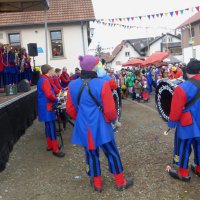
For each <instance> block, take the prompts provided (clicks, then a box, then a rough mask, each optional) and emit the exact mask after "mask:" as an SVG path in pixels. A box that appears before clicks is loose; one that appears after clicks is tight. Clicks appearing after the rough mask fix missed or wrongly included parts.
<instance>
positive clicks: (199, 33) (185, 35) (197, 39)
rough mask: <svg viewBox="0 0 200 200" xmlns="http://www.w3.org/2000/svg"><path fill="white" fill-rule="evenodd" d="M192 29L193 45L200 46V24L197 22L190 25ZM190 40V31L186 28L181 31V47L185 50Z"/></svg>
mask: <svg viewBox="0 0 200 200" xmlns="http://www.w3.org/2000/svg"><path fill="white" fill-rule="evenodd" d="M192 27H194V32H195V35H194V37H193V41H194V45H196V46H197V45H200V22H197V23H195V24H193V25H192ZM190 40H191V34H190V29H189V28H187V29H185V30H182V47H183V48H187V47H190V44H189V41H190Z"/></svg>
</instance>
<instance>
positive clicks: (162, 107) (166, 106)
mask: <svg viewBox="0 0 200 200" xmlns="http://www.w3.org/2000/svg"><path fill="white" fill-rule="evenodd" d="M174 87H175V86H174V85H173V84H172V83H171V82H170V81H167V80H161V81H160V82H159V84H158V86H157V88H156V95H155V101H156V107H157V109H158V112H159V113H160V115H161V117H162V119H163V120H164V121H168V120H169V114H170V108H171V101H172V96H173V93H174Z"/></svg>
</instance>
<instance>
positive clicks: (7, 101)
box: [0, 86, 37, 108]
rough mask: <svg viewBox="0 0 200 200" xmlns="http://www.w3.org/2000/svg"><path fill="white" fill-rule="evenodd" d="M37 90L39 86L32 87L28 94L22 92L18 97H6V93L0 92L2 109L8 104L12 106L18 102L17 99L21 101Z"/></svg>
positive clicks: (0, 106)
mask: <svg viewBox="0 0 200 200" xmlns="http://www.w3.org/2000/svg"><path fill="white" fill-rule="evenodd" d="M36 90H37V86H32V87H31V90H30V91H28V92H20V93H17V94H16V95H11V96H6V94H5V92H4V91H3V90H0V108H2V107H5V106H6V105H7V104H10V103H12V102H14V101H17V99H20V98H22V97H24V96H26V95H28V94H30V93H32V92H34V91H36Z"/></svg>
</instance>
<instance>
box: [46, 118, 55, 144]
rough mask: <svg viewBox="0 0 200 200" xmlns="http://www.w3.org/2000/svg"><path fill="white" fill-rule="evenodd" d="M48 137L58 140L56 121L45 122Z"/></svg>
mask: <svg viewBox="0 0 200 200" xmlns="http://www.w3.org/2000/svg"><path fill="white" fill-rule="evenodd" d="M45 133H46V137H47V138H50V139H51V140H56V125H55V121H50V122H45Z"/></svg>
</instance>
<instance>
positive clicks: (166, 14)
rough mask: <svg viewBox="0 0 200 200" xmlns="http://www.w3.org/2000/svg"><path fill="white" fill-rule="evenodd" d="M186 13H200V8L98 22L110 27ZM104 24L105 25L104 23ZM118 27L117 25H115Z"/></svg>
mask: <svg viewBox="0 0 200 200" xmlns="http://www.w3.org/2000/svg"><path fill="white" fill-rule="evenodd" d="M184 11H192V12H194V11H197V12H200V6H196V7H192V8H185V9H182V10H176V11H170V12H165V13H157V14H151V15H144V16H135V17H124V18H112V19H97V20H96V22H97V23H101V22H104V24H105V22H110V23H109V26H113V24H114V22H118V21H119V22H130V20H132V21H133V20H134V19H140V20H142V19H143V18H148V19H149V20H150V19H151V18H152V19H155V17H157V18H159V17H160V18H162V17H163V16H165V17H167V16H168V15H170V16H171V17H174V16H175V15H176V16H178V15H180V14H181V15H182V14H183V13H184ZM102 24H103V23H102ZM115 26H116V25H115ZM123 27H124V28H132V27H130V26H123Z"/></svg>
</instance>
